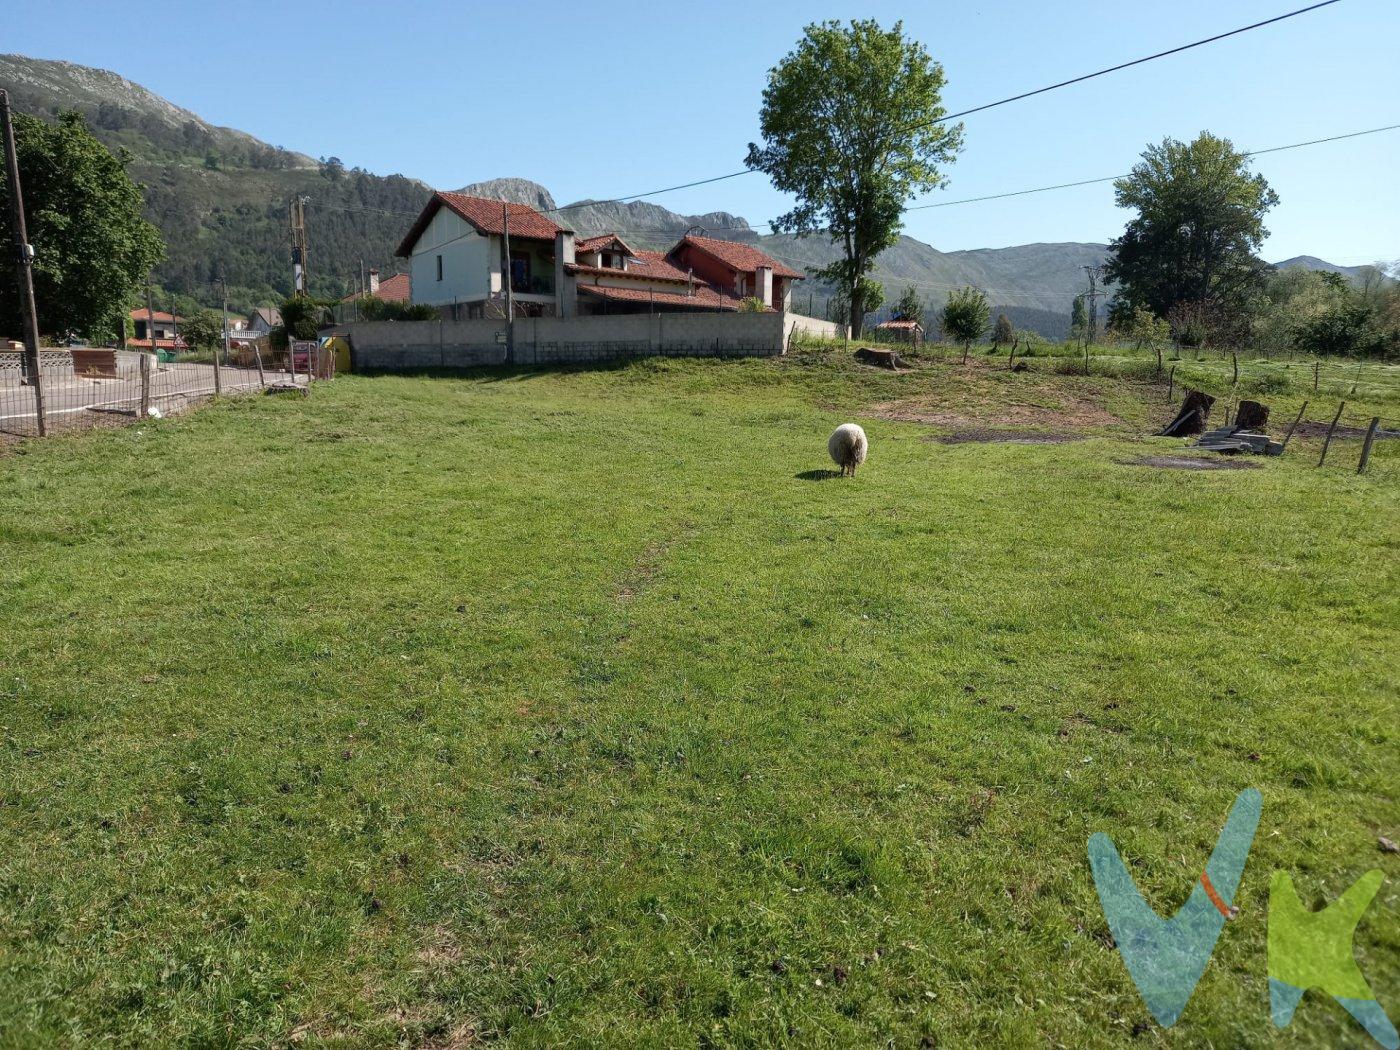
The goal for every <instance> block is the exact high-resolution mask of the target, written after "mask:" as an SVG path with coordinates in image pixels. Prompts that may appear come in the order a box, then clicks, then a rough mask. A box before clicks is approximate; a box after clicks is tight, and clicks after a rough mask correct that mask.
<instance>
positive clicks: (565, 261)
mask: <svg viewBox="0 0 1400 1050" xmlns="http://www.w3.org/2000/svg"><path fill="white" fill-rule="evenodd" d="M577 260H578V253H577V250H576V248H575V246H574V231H573V230H560V231H559V232H558V233H556V234H555V235H554V315H555V316H556V317H573V316H574V315H575V314H577V313H578V278H576V277H575V276H574V275H573V274H571V273H569V271H568V270H566V269H565V268H564V267H566V266H572V265H573V264H574V263H575V262H576V261H577ZM594 283H595V284H596V283H597V282H596V281H595V282H594Z"/></svg>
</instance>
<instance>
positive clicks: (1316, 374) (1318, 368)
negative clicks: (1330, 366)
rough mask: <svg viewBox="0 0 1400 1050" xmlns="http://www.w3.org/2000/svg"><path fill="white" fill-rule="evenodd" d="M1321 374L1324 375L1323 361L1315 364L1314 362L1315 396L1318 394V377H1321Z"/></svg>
mask: <svg viewBox="0 0 1400 1050" xmlns="http://www.w3.org/2000/svg"><path fill="white" fill-rule="evenodd" d="M1321 374H1322V362H1321V361H1314V362H1313V393H1314V394H1316V393H1317V380H1318V377H1319V376H1320V375H1321Z"/></svg>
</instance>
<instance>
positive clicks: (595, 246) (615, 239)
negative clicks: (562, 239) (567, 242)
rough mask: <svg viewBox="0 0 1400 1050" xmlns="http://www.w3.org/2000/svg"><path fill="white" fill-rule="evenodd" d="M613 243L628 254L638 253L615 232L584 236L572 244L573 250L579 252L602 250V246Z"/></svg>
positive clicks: (609, 245) (605, 246)
mask: <svg viewBox="0 0 1400 1050" xmlns="http://www.w3.org/2000/svg"><path fill="white" fill-rule="evenodd" d="M613 245H617V246H618V247H619V248H620V249H621V250H622V251H624V252H626V253H627V254H628V255H637V254H639V253H638V252H636V251H634V250H633V248H632V246H631V245H630V244H628V243H627V242H626V241H624V240H623V239H622V238H621V237H619V236H618V235H617V234H615V233H603V234H599V235H598V236H597V237H585V238H584V239H583V240H581V241H578V242H576V243H575V244H574V250H575V251H579V252H597V251H602V250H603V249H604V248H610V247H612V246H613Z"/></svg>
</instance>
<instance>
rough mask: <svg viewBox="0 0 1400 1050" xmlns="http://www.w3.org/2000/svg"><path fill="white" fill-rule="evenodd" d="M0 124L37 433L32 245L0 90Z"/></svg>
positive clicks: (39, 386) (42, 430) (6, 96)
mask: <svg viewBox="0 0 1400 1050" xmlns="http://www.w3.org/2000/svg"><path fill="white" fill-rule="evenodd" d="M0 124H3V126H4V135H5V180H6V182H8V183H9V187H10V229H11V233H12V235H13V236H14V239H15V259H16V262H17V264H18V265H17V266H16V267H15V276H16V277H17V278H18V279H19V297H20V306H21V307H22V312H23V313H24V376H23V381H24V382H27V383H28V384H29V385H30V387H31V388H32V389H33V390H34V416H35V419H36V421H37V422H38V429H39V436H40V437H43V436H44V435H45V434H47V433H48V423H47V421H46V420H45V419H44V376H43V372H42V369H41V367H40V362H39V314H38V311H37V309H36V308H35V306H34V248H33V247H32V246H31V245H30V243H29V232H28V230H27V229H26V228H25V225H24V192H23V188H22V187H21V186H20V179H19V153H18V152H17V151H16V149H15V128H14V124H13V123H12V122H11V120H10V93H9V92H8V91H0Z"/></svg>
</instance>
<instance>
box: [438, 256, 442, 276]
mask: <svg viewBox="0 0 1400 1050" xmlns="http://www.w3.org/2000/svg"><path fill="white" fill-rule="evenodd" d="M437 279H438V280H439V281H440V280H442V256H441V255H439V256H438V257H437Z"/></svg>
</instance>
